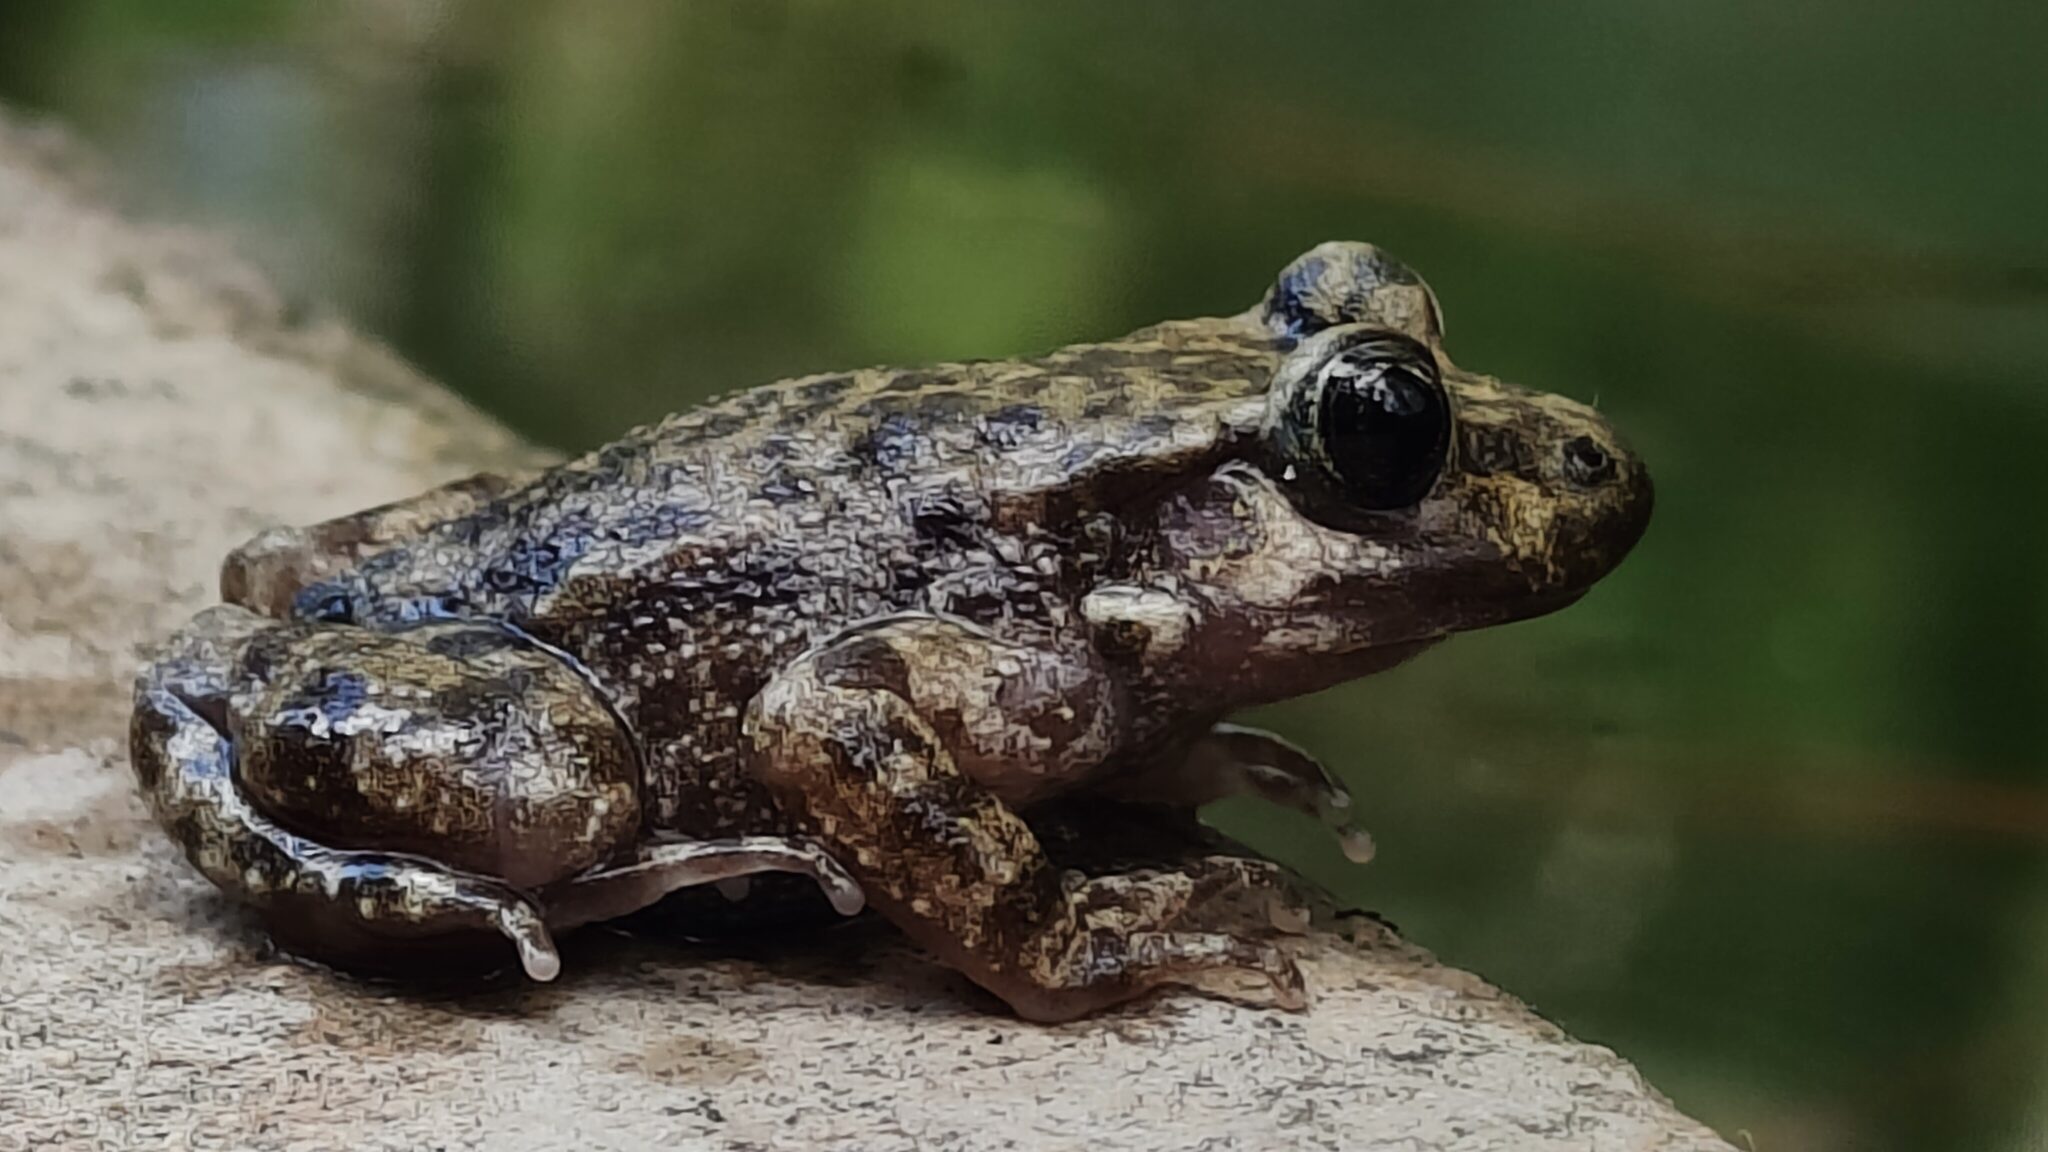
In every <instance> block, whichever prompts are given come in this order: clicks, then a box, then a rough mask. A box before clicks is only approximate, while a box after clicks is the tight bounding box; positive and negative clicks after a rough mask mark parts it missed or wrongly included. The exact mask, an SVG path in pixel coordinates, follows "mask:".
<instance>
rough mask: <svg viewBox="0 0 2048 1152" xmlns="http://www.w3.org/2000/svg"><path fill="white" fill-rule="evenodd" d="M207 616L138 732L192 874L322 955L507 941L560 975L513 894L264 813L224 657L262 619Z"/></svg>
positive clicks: (144, 711) (135, 740)
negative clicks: (474, 937)
mask: <svg viewBox="0 0 2048 1152" xmlns="http://www.w3.org/2000/svg"><path fill="white" fill-rule="evenodd" d="M208 615H209V616H211V617H212V619H210V620H209V619H208V616H202V618H201V620H200V621H198V622H196V624H195V627H194V629H193V630H191V631H189V632H188V633H186V634H185V635H184V636H183V637H181V638H180V642H179V644H178V649H179V650H174V651H173V652H171V653H169V654H168V655H167V656H166V657H165V659H163V660H161V661H160V662H158V663H156V664H154V665H152V666H151V667H150V668H149V669H148V670H147V671H145V672H144V673H143V675H142V676H141V677H140V678H139V679H138V681H137V683H136V688H135V712H134V718H133V721H132V726H131V729H130V757H131V759H132V762H133V764H134V768H135V774H136V777H137V779H138V781H139V782H140V783H141V785H142V791H143V795H144V797H145V798H146V800H147V802H148V804H149V806H150V809H151V811H152V812H153V813H154V814H155V816H156V818H157V821H158V822H159V823H160V824H161V825H162V826H163V827H164V829H165V831H166V832H168V833H169V834H170V836H171V839H172V840H174V841H175V842H177V843H178V845H179V846H180V847H182V848H183V849H184V852H185V856H186V858H187V859H189V860H190V861H191V862H192V864H193V866H194V867H196V868H198V869H199V871H200V873H201V874H202V875H204V876H205V877H206V878H207V879H209V880H211V881H213V883H214V884H215V885H217V886H219V887H220V888H221V890H222V891H224V892H226V893H227V894H228V895H229V896H231V897H233V898H235V899H237V900H239V901H241V902H243V903H245V904H248V905H250V906H252V907H254V908H256V909H258V910H259V911H261V912H263V913H265V914H266V916H268V917H269V918H270V920H271V921H272V925H273V928H282V929H284V930H285V931H286V932H287V933H288V934H293V935H296V936H298V937H300V938H301V940H302V941H303V943H304V945H305V947H306V949H307V950H308V951H310V952H313V953H318V954H328V953H333V952H335V951H336V950H337V949H339V950H349V951H353V950H355V947H356V946H359V945H360V944H361V942H362V941H363V939H365V938H389V937H401V938H403V937H410V938H415V939H418V938H423V937H433V936H446V935H450V934H458V933H463V932H470V933H479V932H481V933H496V934H498V935H502V936H504V937H505V938H506V939H508V940H510V941H511V942H512V943H513V945H514V946H515V947H516V948H517V949H518V953H519V960H520V964H521V966H522V967H523V968H524V969H525V970H526V972H527V974H528V975H530V976H532V977H533V978H534V979H537V980H549V979H553V978H554V976H555V975H556V973H557V972H558V971H559V969H560V967H561V962H560V959H559V957H558V956H557V954H556V951H555V945H554V941H553V940H552V939H551V937H550V935H549V932H548V927H547V924H546V922H545V920H544V918H543V917H542V915H541V911H540V908H539V907H538V906H537V905H536V904H535V903H534V902H533V901H532V900H530V899H528V898H527V897H525V896H523V895H521V894H520V893H519V892H517V891H515V890H514V889H512V888H511V887H509V886H507V885H505V884H502V883H499V882H496V881H492V880H487V879H484V878H482V877H477V876H471V875H467V874H465V873H461V872H457V871H454V870H452V869H448V868H444V867H442V866H440V865H438V864H434V863H432V862H431V861H427V860H423V859H420V858H418V857H414V856H409V855H404V854H399V853H391V852H367V851H340V850H336V849H332V848H328V847H325V846H323V845H321V844H318V843H315V842H314V841H312V840H309V839H306V838H304V837H301V836H297V835H294V834H292V833H291V832H289V831H287V830H285V829H284V828H283V827H281V826H279V825H278V824H277V823H276V822H275V821H273V820H271V819H269V818H268V817H266V816H265V815H263V814H262V813H261V812H259V811H257V809H256V808H255V807H254V806H253V805H252V804H251V803H250V802H249V800H248V798H247V797H246V796H245V795H243V792H242V789H241V787H240V785H239V784H238V783H237V781H236V779H235V771H234V749H233V746H232V745H231V744H230V742H229V740H228V738H227V736H226V735H224V734H223V732H222V727H223V715H224V707H225V695H226V691H227V687H228V685H227V682H226V679H225V677H224V676H223V675H222V674H221V671H220V670H221V668H222V664H221V663H220V662H219V660H218V659H216V658H217V657H219V656H221V655H222V653H223V651H224V650H225V649H226V648H227V647H231V646H233V645H234V644H236V643H237V642H239V640H240V639H242V638H243V637H244V636H246V635H247V634H248V632H249V631H250V630H251V629H252V628H254V627H258V626H260V625H258V624H256V623H255V622H254V620H253V618H250V617H248V616H247V615H246V614H244V613H241V612H239V610H237V609H233V608H218V609H213V610H211V612H210V613H209V614H208ZM201 709H205V710H206V712H207V713H209V714H207V715H203V714H202V712H201Z"/></svg>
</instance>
